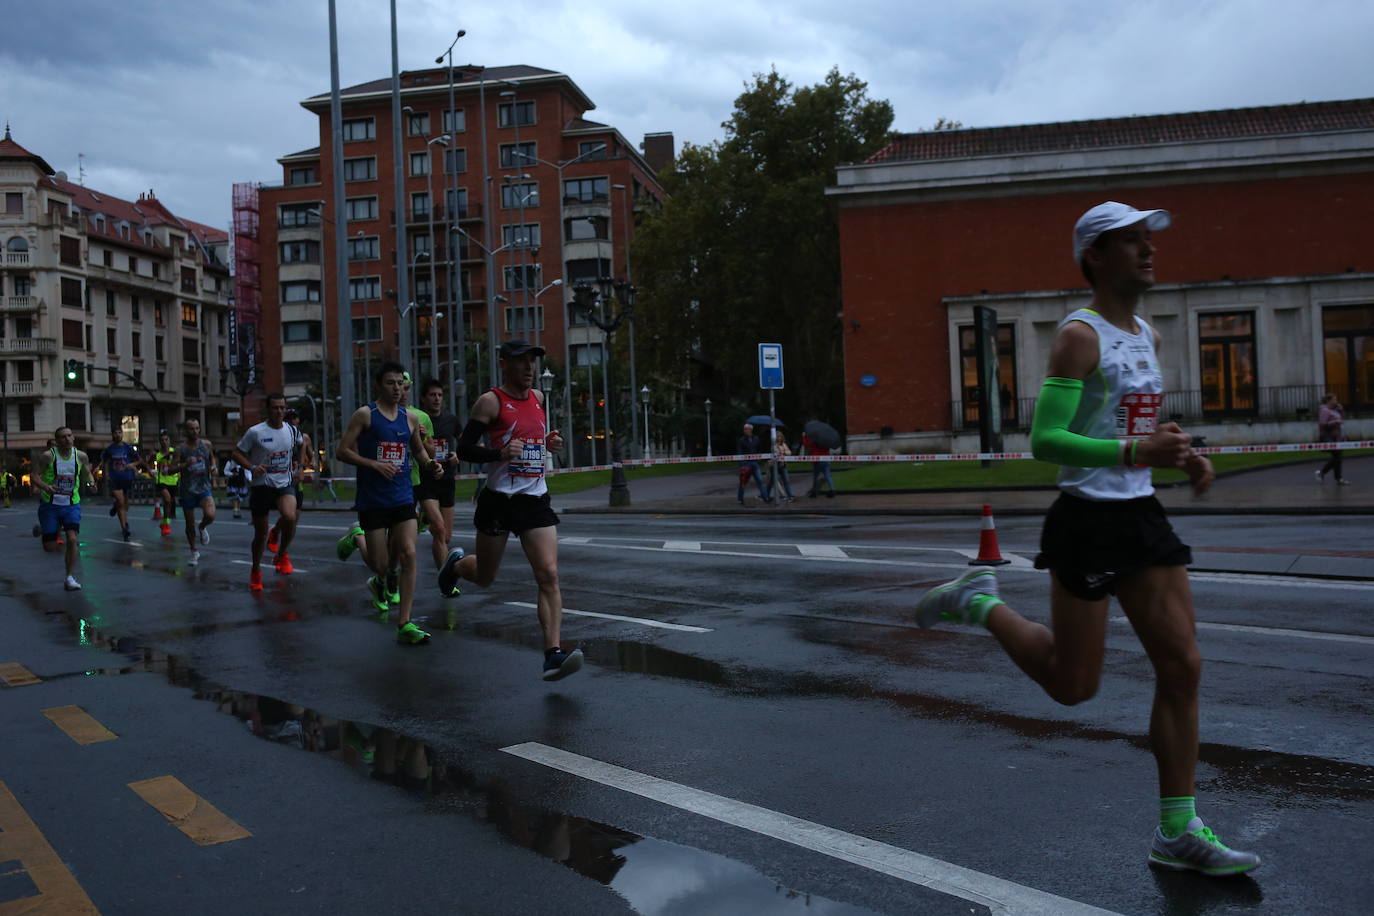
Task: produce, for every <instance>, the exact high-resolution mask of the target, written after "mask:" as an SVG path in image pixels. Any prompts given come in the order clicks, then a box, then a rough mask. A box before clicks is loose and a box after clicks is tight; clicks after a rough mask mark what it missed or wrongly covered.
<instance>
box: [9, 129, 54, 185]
mask: <svg viewBox="0 0 1374 916" xmlns="http://www.w3.org/2000/svg"><path fill="white" fill-rule="evenodd" d="M7 159H8V160H10V161H11V162H13V161H16V160H17V161H22V162H32V163H34V164H35V165H37V166H38V167H39V168H40V169H42V170H43V174H44V175H51V174H52V173H53V168H52V166H50V165H48V164H47V163H46V162H44V161H43V157H42V156H39V155H36V154H34V153H31V152H29V151H28V150H26V149H24V147H22V146H20V145H19V144H18V143H15V142H14V140H12V139H11V138H10V129H9V125H6V126H5V137H4V139H3V140H0V162H3V161H5V160H7Z"/></svg>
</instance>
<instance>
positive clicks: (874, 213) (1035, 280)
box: [827, 99, 1374, 451]
mask: <svg viewBox="0 0 1374 916" xmlns="http://www.w3.org/2000/svg"><path fill="white" fill-rule="evenodd" d="M827 193H828V194H829V196H830V197H831V199H832V200H833V201H834V202H835V204H836V206H837V208H838V212H839V225H840V246H841V255H840V256H841V268H842V271H843V298H844V306H843V307H844V312H843V317H844V321H843V329H844V358H845V392H846V403H847V410H848V425H849V443H850V447H851V448H853V449H854V450H855V451H934V450H939V449H943V448H950V449H952V450H955V451H968V450H970V449H976V447H977V444H978V436H977V433H976V430H977V424H978V412H979V404H980V399H981V397H982V392H981V391H980V389H979V378H978V373H977V359H976V346H975V334H974V308H975V307H976V306H984V307H989V308H992V309H995V310H996V313H997V320H998V350H999V356H998V369H999V374H1000V382H999V388H1000V391H999V392H998V395H999V397H1000V401H1001V408H1002V411H1001V412H1002V417H1003V424H1004V429H1006V430H1008V431H1009V432H1010V433H1011V435H1009V436H1008V438H1007V440H1006V445H1007V447H1009V448H1013V449H1017V448H1023V447H1024V445H1025V441H1026V430H1027V429H1028V427H1029V424H1030V419H1031V412H1032V407H1033V404H1034V399H1035V396H1036V394H1037V392H1038V390H1039V385H1040V381H1041V379H1042V378H1043V376H1044V372H1045V367H1046V365H1047V364H1048V359H1049V347H1050V342H1051V340H1052V339H1053V336H1054V332H1055V328H1056V326H1057V324H1058V322H1059V320H1060V318H1062V317H1063V316H1064V315H1065V314H1067V313H1068V312H1069V311H1071V310H1072V309H1074V308H1077V307H1079V306H1082V305H1085V304H1087V301H1088V296H1089V293H1088V291H1087V289H1086V283H1085V282H1084V280H1083V278H1082V276H1081V275H1080V274H1079V271H1078V267H1077V265H1075V264H1074V262H1073V258H1072V255H1071V249H1070V243H1069V240H1070V237H1071V230H1072V228H1073V225H1074V221H1075V220H1076V219H1077V218H1078V216H1079V214H1081V213H1082V212H1083V211H1085V210H1087V209H1088V208H1089V207H1091V206H1093V205H1095V204H1098V203H1100V202H1102V201H1104V200H1119V201H1124V202H1126V203H1129V204H1132V205H1134V206H1137V207H1141V208H1162V209H1165V210H1169V211H1170V212H1171V213H1172V214H1173V225H1172V226H1171V227H1170V228H1169V229H1168V230H1167V231H1166V232H1162V233H1160V234H1159V235H1158V236H1157V238H1156V244H1157V245H1158V247H1159V254H1158V256H1157V257H1156V259H1155V263H1156V275H1157V277H1158V280H1159V282H1158V284H1157V285H1156V286H1155V287H1154V289H1152V290H1151V291H1150V292H1148V293H1147V294H1146V295H1145V296H1144V298H1143V300H1142V303H1141V305H1142V316H1143V317H1144V318H1145V319H1146V320H1147V321H1149V322H1150V323H1151V324H1152V325H1153V326H1154V327H1155V328H1156V329H1157V330H1158V331H1159V332H1160V333H1161V334H1162V335H1163V338H1164V349H1163V351H1162V353H1161V360H1160V361H1161V364H1162V367H1163V370H1164V375H1165V385H1166V389H1167V390H1166V394H1165V399H1164V413H1165V415H1166V416H1168V417H1171V418H1177V419H1179V420H1180V421H1181V422H1183V423H1184V424H1185V426H1186V427H1187V428H1189V429H1190V430H1191V431H1193V432H1194V433H1195V434H1202V435H1206V436H1207V437H1208V442H1209V444H1213V445H1227V444H1246V443H1263V442H1280V441H1306V440H1310V439H1312V438H1313V437H1314V436H1315V415H1316V407H1317V404H1318V403H1319V402H1320V400H1321V396H1322V394H1323V393H1325V392H1326V391H1331V392H1334V393H1336V395H1337V396H1338V397H1339V398H1340V400H1341V401H1342V402H1343V403H1344V404H1345V405H1346V407H1347V409H1348V410H1349V413H1348V422H1347V423H1346V431H1347V433H1348V434H1349V435H1351V436H1356V435H1364V434H1374V419H1371V418H1374V248H1371V246H1370V245H1369V241H1368V239H1369V226H1370V225H1371V223H1374V99H1350V100H1342V101H1330V102H1308V103H1301V104H1292V105H1273V106H1264V107H1258V108H1239V109H1225V110H1217V111H1198V112H1183V113H1177V114H1161V115H1142V116H1136V117H1128V118H1110V119H1102V120H1093V121H1072V122H1062V123H1054V124H1026V125H1019V126H1009V127H988V128H973V129H963V130H951V131H927V132H922V133H916V134H904V135H899V136H897V137H895V138H894V139H893V141H892V142H891V143H890V144H889V145H888V146H887V147H885V148H884V149H883V150H880V151H879V152H878V153H876V154H875V155H873V156H872V157H871V158H870V159H869V160H868V161H867V162H865V163H861V164H857V165H853V166H846V167H843V168H841V169H839V170H838V174H837V181H836V185H835V186H834V187H832V188H830V189H828V192H827Z"/></svg>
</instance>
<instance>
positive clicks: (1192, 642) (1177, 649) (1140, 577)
mask: <svg viewBox="0 0 1374 916" xmlns="http://www.w3.org/2000/svg"><path fill="white" fill-rule="evenodd" d="M1120 599H1121V606H1122V608H1123V609H1124V610H1125V612H1126V617H1127V618H1128V619H1129V620H1130V621H1131V626H1132V627H1134V628H1135V632H1136V635H1137V636H1138V637H1139V638H1140V642H1141V645H1143V646H1144V647H1145V652H1146V654H1147V655H1149V657H1150V663H1151V664H1152V665H1154V669H1155V698H1154V707H1153V709H1152V710H1151V712H1150V747H1151V749H1152V750H1153V751H1154V755H1155V763H1156V765H1157V766H1158V767H1159V794H1160V795H1161V796H1187V795H1192V794H1193V788H1194V779H1195V770H1196V768H1197V755H1198V684H1199V683H1200V681H1201V679H1202V655H1201V653H1200V652H1199V651H1198V647H1197V638H1196V632H1197V630H1196V626H1195V623H1194V609H1193V596H1192V590H1191V588H1190V587H1189V584H1188V570H1187V568H1186V567H1184V566H1150V567H1147V568H1145V569H1143V570H1140V571H1139V572H1137V573H1134V574H1132V575H1131V576H1129V577H1128V578H1126V579H1124V580H1123V581H1122V583H1121V588H1120Z"/></svg>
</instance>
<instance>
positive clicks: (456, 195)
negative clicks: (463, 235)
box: [444, 188, 468, 219]
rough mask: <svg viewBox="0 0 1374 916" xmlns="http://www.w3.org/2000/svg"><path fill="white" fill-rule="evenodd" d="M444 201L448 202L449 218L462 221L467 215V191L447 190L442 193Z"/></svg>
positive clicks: (461, 189) (464, 189)
mask: <svg viewBox="0 0 1374 916" xmlns="http://www.w3.org/2000/svg"><path fill="white" fill-rule="evenodd" d="M444 200H445V201H447V202H448V212H449V215H450V216H456V217H458V218H459V219H463V218H465V217H466V216H467V215H468V189H467V188H449V189H448V190H447V191H445V192H444Z"/></svg>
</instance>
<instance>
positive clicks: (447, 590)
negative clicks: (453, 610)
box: [439, 547, 463, 598]
mask: <svg viewBox="0 0 1374 916" xmlns="http://www.w3.org/2000/svg"><path fill="white" fill-rule="evenodd" d="M461 559H463V548H461V547H455V548H453V549H452V550H450V551H449V552H448V559H446V560H444V565H443V566H441V567H439V594H441V595H443V596H444V597H445V598H456V597H458V596H459V595H461V594H462V591H461V590H460V589H459V588H458V582H459V577H458V561H459V560H461Z"/></svg>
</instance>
